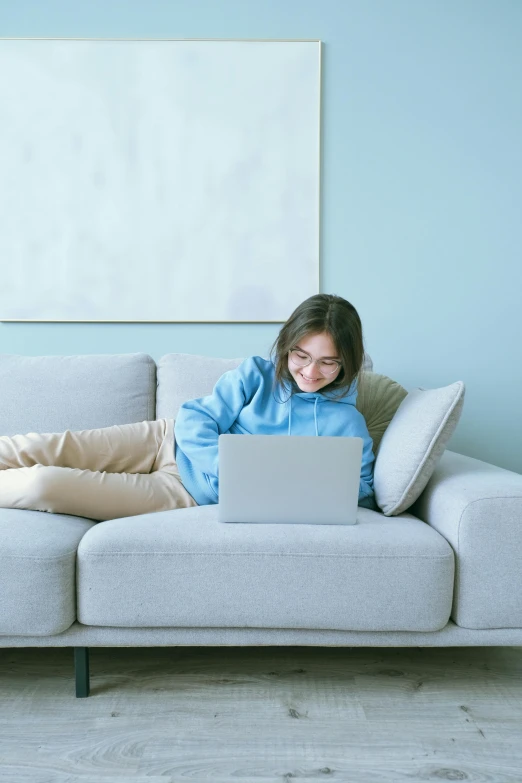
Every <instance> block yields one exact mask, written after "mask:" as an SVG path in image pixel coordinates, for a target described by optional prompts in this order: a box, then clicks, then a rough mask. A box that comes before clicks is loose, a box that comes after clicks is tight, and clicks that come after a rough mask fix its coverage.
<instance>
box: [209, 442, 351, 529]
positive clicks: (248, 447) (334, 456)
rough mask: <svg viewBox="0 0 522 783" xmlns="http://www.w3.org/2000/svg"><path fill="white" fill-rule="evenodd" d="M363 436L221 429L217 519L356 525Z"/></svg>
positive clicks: (271, 522) (225, 520) (221, 520)
mask: <svg viewBox="0 0 522 783" xmlns="http://www.w3.org/2000/svg"><path fill="white" fill-rule="evenodd" d="M362 448H363V441H362V438H347V437H341V436H339V437H335V436H328V435H321V436H320V437H319V436H315V435H314V436H308V435H232V434H230V433H227V434H224V435H220V436H219V438H218V453H219V505H218V520H219V521H220V522H260V523H269V524H280V523H281V524H289V523H290V524H301V525H302V524H309V525H354V524H356V522H357V502H358V499H359V482H360V474H361V463H362Z"/></svg>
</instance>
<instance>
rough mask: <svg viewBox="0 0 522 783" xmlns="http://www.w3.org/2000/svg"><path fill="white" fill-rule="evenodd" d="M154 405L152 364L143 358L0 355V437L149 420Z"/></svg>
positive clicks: (154, 366) (154, 390) (136, 355)
mask: <svg viewBox="0 0 522 783" xmlns="http://www.w3.org/2000/svg"><path fill="white" fill-rule="evenodd" d="M155 403H156V365H155V363H154V360H153V359H152V358H151V357H150V356H148V355H147V354H145V353H130V354H100V355H97V354H92V355H89V354H87V355H83V356H81V355H80V356H18V355H15V354H0V435H17V434H22V433H27V432H63V431H64V430H67V429H69V430H84V429H94V428H96V427H109V426H111V425H112V424H130V423H132V422H137V421H144V420H147V419H148V420H152V419H154V418H155Z"/></svg>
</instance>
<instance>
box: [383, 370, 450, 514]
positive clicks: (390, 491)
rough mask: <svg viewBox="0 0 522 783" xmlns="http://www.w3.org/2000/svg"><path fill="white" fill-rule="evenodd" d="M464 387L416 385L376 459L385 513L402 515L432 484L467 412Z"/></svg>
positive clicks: (403, 403) (407, 397)
mask: <svg viewBox="0 0 522 783" xmlns="http://www.w3.org/2000/svg"><path fill="white" fill-rule="evenodd" d="M464 392H465V386H464V383H463V382H462V381H457V382H456V383H452V384H450V385H449V386H444V387H442V388H441V389H414V390H413V391H411V392H410V393H409V394H408V395H407V396H406V397H405V398H404V400H403V401H402V402H401V404H400V405H399V408H398V409H397V412H396V414H395V416H394V417H393V419H392V420H391V422H390V424H389V426H388V427H387V429H386V431H385V433H384V435H383V437H382V440H381V443H380V448H379V452H378V454H377V457H376V460H375V469H374V490H375V500H376V502H377V505H378V506H379V508H380V509H381V510H382V512H383V514H384V515H385V516H395V515H397V514H401V513H402V512H403V511H405V510H406V509H407V508H409V507H410V506H411V505H412V503H414V502H415V501H416V500H417V498H418V497H419V495H420V494H421V492H422V491H423V489H424V487H425V486H426V484H427V483H428V481H429V479H430V477H431V475H432V473H433V471H434V470H435V467H436V465H437V463H438V461H439V459H440V458H441V456H442V454H443V452H444V449H445V446H446V443H447V442H448V440H449V439H450V437H451V436H452V434H453V432H454V430H455V427H456V426H457V423H458V421H459V418H460V415H461V413H462V406H463V404H464Z"/></svg>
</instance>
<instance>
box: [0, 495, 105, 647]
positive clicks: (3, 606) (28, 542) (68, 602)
mask: <svg viewBox="0 0 522 783" xmlns="http://www.w3.org/2000/svg"><path fill="white" fill-rule="evenodd" d="M94 525H95V523H94V522H92V521H91V520H88V519H83V518H82V517H72V516H65V515H62V514H46V513H44V512H42V511H20V510H14V509H5V508H1V509H0V596H1V601H0V634H1V635H18V634H19V635H22V636H46V635H48V634H58V633H62V631H65V629H66V628H69V626H70V625H72V623H73V622H74V621H75V619H76V580H75V577H76V573H75V567H76V549H77V547H78V543H79V541H80V540H81V538H82V536H83V535H84V533H85V532H86V531H87V530H89V528H91V527H93V526H94Z"/></svg>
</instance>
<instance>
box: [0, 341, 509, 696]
mask: <svg viewBox="0 0 522 783" xmlns="http://www.w3.org/2000/svg"><path fill="white" fill-rule="evenodd" d="M240 361H241V359H233V360H224V359H215V358H210V357H202V356H193V355H190V354H170V355H167V356H165V357H163V358H162V359H161V360H160V361H159V362H158V364H157V365H156V363H155V362H154V361H153V360H152V359H151V357H150V356H147V355H145V354H122V355H92V356H47V357H28V356H14V355H8V354H5V355H3V356H0V389H1V399H2V404H1V406H0V433H1V434H4V435H13V434H16V433H22V432H30V431H38V432H59V431H63V430H66V429H72V430H75V429H88V428H93V427H106V426H110V425H112V424H124V423H128V422H136V421H143V420H145V419H154V418H163V417H172V418H175V417H176V414H177V411H178V409H179V406H180V405H181V403H182V402H183V401H184V400H186V399H190V398H194V397H200V396H203V395H204V394H209V393H210V392H211V391H212V387H213V385H214V383H215V382H216V380H217V379H218V377H219V376H220V375H221V374H222V373H223V372H225V371H226V370H228V369H232V368H233V367H236V366H237V365H238V364H239V363H240ZM253 501H254V502H255V499H253ZM216 512H217V506H215V505H213V506H202V507H197V508H189V509H180V510H177V511H170V512H162V513H157V514H145V515H141V516H135V517H128V518H126V519H115V520H111V521H106V522H93V521H92V520H89V519H84V518H81V517H74V516H67V515H57V514H48V513H44V512H38V511H23V510H10V509H0V596H1V606H0V646H3V647H36V646H41V647H72V648H74V650H75V661H76V693H77V695H78V696H87V695H88V693H89V669H88V648H89V647H119V646H161V645H166V646H177V645H237V646H242V645H244V646H248V645H255V646H258V645H318V646H328V645H332V646H348V647H353V646H386V647H388V646H392V647H395V646H398V647H400V646H447V645H456V646H461V645H522V568H521V566H520V562H521V556H522V476H521V475H519V474H517V473H513V472H510V471H507V470H503V469H501V468H497V467H494V466H493V465H489V464H486V463H485V462H481V461H478V460H476V459H471V458H468V457H465V456H462V455H459V454H456V453H453V452H450V451H446V452H445V453H444V454H443V456H442V459H441V461H440V462H439V464H438V467H437V468H436V470H435V473H434V474H433V476H432V478H431V479H430V481H429V483H428V485H427V487H426V489H425V490H424V491H423V493H422V495H421V497H420V498H419V500H418V501H417V502H416V503H415V504H414V506H413V507H411V508H410V509H409V510H408V512H407V513H403V514H400V515H399V516H394V517H385V516H384V515H383V514H381V513H377V512H375V511H371V510H369V509H364V508H360V509H359V512H360V513H359V519H358V521H359V524H358V525H356V526H349V527H342V526H341V527H340V526H333V525H332V526H313V525H302V526H301V525H281V526H279V525H270V526H264V525H222V524H219V523H218V522H217V513H216Z"/></svg>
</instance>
